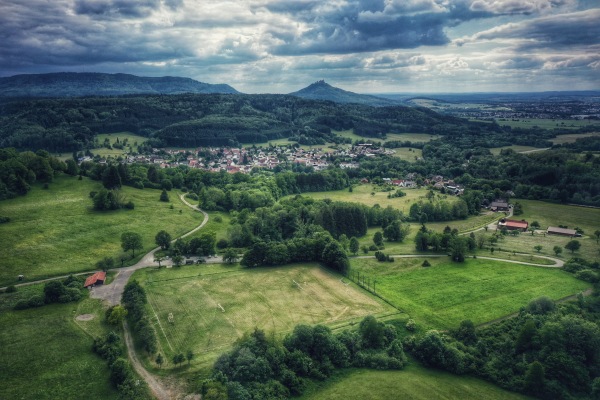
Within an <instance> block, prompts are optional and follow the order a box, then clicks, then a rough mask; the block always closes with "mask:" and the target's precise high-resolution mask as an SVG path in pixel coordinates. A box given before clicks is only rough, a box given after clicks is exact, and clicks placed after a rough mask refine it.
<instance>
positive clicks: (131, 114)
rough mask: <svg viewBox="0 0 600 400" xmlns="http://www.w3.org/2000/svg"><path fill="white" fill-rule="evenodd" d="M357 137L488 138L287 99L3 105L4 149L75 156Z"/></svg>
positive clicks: (447, 125) (442, 123) (444, 121)
mask: <svg viewBox="0 0 600 400" xmlns="http://www.w3.org/2000/svg"><path fill="white" fill-rule="evenodd" d="M345 129H354V131H355V132H356V133H358V134H361V135H364V136H370V137H381V136H382V134H385V133H389V132H397V133H402V132H411V133H420V132H422V133H430V134H439V135H453V134H460V133H461V132H464V131H467V130H472V131H477V132H482V133H485V132H489V131H492V130H496V129H499V127H498V126H497V125H494V124H478V123H474V122H468V121H466V120H464V119H460V118H456V117H452V116H444V115H440V114H437V113H435V112H433V111H430V110H427V109H424V108H411V107H404V106H394V107H370V106H364V105H358V104H337V103H332V102H325V101H316V100H305V99H301V98H298V97H294V96H289V95H241V94H238V95H226V94H205V95H202V94H184V95H171V96H159V95H149V96H132V97H90V98H69V99H42V100H40V99H38V100H14V101H10V102H4V103H3V104H1V105H0V147H16V148H18V149H34V150H35V149H40V148H41V149H46V150H50V151H72V150H81V149H85V148H86V147H88V146H91V144H92V142H93V137H94V135H96V134H98V133H112V132H122V131H130V132H134V133H137V134H140V135H143V136H146V137H150V138H155V139H156V140H155V141H154V143H153V145H160V144H164V145H170V146H186V147H187V146H227V145H237V144H239V143H263V142H266V141H267V140H271V139H278V138H284V137H297V138H298V139H306V138H312V139H315V140H321V141H322V140H324V139H331V138H332V134H331V130H345Z"/></svg>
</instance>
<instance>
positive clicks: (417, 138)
mask: <svg viewBox="0 0 600 400" xmlns="http://www.w3.org/2000/svg"><path fill="white" fill-rule="evenodd" d="M335 134H337V135H338V136H341V137H345V138H349V139H352V141H355V140H373V141H376V142H382V143H385V142H389V141H392V140H398V141H407V140H408V141H410V142H417V143H424V142H429V141H431V140H434V139H438V138H439V136H436V135H428V134H426V133H388V134H386V138H385V139H378V138H370V137H364V136H360V135H357V134H355V133H354V132H353V131H351V130H349V131H339V132H335Z"/></svg>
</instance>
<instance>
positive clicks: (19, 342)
mask: <svg viewBox="0 0 600 400" xmlns="http://www.w3.org/2000/svg"><path fill="white" fill-rule="evenodd" d="M19 290H20V289H19ZM17 294H18V292H17V293H15V294H14V295H17ZM8 296H13V294H2V295H0V297H8ZM86 301H87V300H84V302H86ZM8 303H10V301H8ZM96 303H97V302H96ZM97 304H99V303H97ZM87 307H91V306H89V305H88V306H87ZM78 308H79V303H76V304H56V305H47V306H44V307H41V308H36V309H29V310H22V311H6V310H5V311H3V312H0V359H1V360H2V362H1V363H0V376H1V377H2V384H0V398H2V399H31V400H34V399H35V400H41V399H79V398H85V399H98V400H106V399H117V398H118V393H117V392H116V390H114V389H113V388H112V386H111V385H110V382H109V371H108V367H107V365H106V362H105V361H104V360H102V359H101V358H100V357H98V356H96V355H95V354H93V353H92V342H93V340H92V337H90V336H89V335H86V333H85V332H84V331H82V330H81V329H79V328H78V326H77V325H76V324H75V322H74V318H75V316H76V315H78ZM95 308H96V309H97V306H96V307H95ZM97 321H98V319H97V318H96V321H94V320H92V321H89V322H86V323H87V324H98V322H97ZM98 329H99V328H93V329H92V330H93V331H98Z"/></svg>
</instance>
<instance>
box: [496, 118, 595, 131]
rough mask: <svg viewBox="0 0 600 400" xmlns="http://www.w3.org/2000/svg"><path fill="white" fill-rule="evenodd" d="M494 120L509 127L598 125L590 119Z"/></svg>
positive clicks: (577, 126)
mask: <svg viewBox="0 0 600 400" xmlns="http://www.w3.org/2000/svg"><path fill="white" fill-rule="evenodd" d="M496 122H497V123H498V125H500V126H506V125H507V126H510V127H511V128H527V129H529V128H533V127H536V126H537V127H539V128H542V129H577V128H581V127H582V126H592V125H598V123H597V122H595V121H592V120H574V119H532V118H526V119H518V120H511V119H502V118H501V119H497V120H496Z"/></svg>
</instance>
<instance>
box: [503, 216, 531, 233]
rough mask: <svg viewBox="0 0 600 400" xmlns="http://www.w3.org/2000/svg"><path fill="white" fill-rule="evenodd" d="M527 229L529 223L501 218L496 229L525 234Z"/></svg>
mask: <svg viewBox="0 0 600 400" xmlns="http://www.w3.org/2000/svg"><path fill="white" fill-rule="evenodd" d="M528 227H529V222H527V221H525V220H521V221H514V220H511V219H504V218H502V219H501V220H500V222H498V229H502V228H506V229H508V230H509V231H514V230H519V231H522V232H525V231H526V230H527V228H528Z"/></svg>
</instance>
